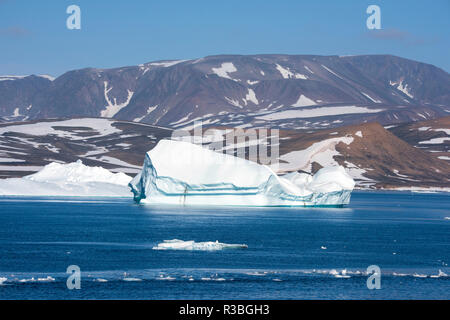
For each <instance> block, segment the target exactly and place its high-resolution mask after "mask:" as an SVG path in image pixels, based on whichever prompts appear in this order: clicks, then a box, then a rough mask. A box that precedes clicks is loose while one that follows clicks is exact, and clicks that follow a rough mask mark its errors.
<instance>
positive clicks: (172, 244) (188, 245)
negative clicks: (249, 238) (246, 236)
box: [153, 239, 248, 251]
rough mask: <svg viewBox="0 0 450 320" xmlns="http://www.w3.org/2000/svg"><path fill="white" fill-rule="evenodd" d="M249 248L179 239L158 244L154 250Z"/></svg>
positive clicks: (239, 245) (244, 245)
mask: <svg viewBox="0 0 450 320" xmlns="http://www.w3.org/2000/svg"><path fill="white" fill-rule="evenodd" d="M245 248H248V246H247V245H246V244H228V243H221V242H219V241H216V242H212V241H207V242H195V241H183V240H178V239H173V240H164V242H162V243H158V245H157V246H156V247H153V250H192V251H215V250H223V249H245Z"/></svg>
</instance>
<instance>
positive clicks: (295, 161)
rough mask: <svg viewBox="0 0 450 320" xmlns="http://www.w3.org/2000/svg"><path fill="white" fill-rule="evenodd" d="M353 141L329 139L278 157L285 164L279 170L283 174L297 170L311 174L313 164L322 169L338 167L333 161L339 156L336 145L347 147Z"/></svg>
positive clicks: (341, 138)
mask: <svg viewBox="0 0 450 320" xmlns="http://www.w3.org/2000/svg"><path fill="white" fill-rule="evenodd" d="M353 139H354V138H353V137H338V138H331V139H326V140H322V141H319V142H316V143H313V144H312V145H311V146H309V147H308V148H306V149H304V150H297V151H291V152H289V153H287V154H284V155H282V156H280V160H282V161H285V162H281V163H280V164H279V168H280V170H281V171H284V172H286V171H297V170H303V171H306V172H311V171H312V164H313V162H317V163H318V164H320V165H321V166H322V167H330V166H339V164H338V163H337V162H336V160H334V157H335V156H338V155H340V153H339V152H338V151H336V145H337V144H339V143H345V144H346V145H349V144H351V143H352V142H353Z"/></svg>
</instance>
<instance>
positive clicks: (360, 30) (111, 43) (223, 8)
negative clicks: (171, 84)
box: [0, 0, 450, 76]
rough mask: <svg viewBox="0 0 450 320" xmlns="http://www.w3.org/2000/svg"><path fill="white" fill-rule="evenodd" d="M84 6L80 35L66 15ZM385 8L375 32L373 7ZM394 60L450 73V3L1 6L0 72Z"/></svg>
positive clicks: (50, 2) (332, 0) (1, 0)
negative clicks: (276, 58)
mask: <svg viewBox="0 0 450 320" xmlns="http://www.w3.org/2000/svg"><path fill="white" fill-rule="evenodd" d="M71 4H76V5H78V6H80V8H81V30H68V29H67V28H66V19H67V17H68V14H66V8H67V7H68V6H69V5H71ZM370 4H376V5H378V6H380V8H381V27H382V30H376V31H374V30H368V29H367V27H366V19H367V17H368V14H366V8H367V7H368V5H370ZM256 53H287V54H321V55H350V54H394V55H398V56H402V57H406V58H410V59H414V60H418V61H422V62H427V63H431V64H434V65H436V66H438V67H440V68H443V69H444V70H446V71H447V72H449V71H450V59H449V57H450V1H449V0H433V1H430V0H427V1H422V0H418V1H413V0H396V1H375V0H372V1H365V0H345V1H336V0H329V1H327V0H315V1H312V0H310V1H302V0H276V1H272V0H259V1H255V0H226V1H225V0H222V1H217V0H190V1H187V0H183V1H175V0H164V1H159V0H127V1H122V0H114V1H112V0H110V1H107V0H70V1H66V0H42V1H31V0H0V74H3V75H4V74H33V73H34V74H51V75H54V76H58V75H61V74H62V73H64V72H66V71H69V70H73V69H78V68H84V67H98V68H111V67H120V66H126V65H137V64H140V63H145V62H149V61H153V60H162V59H193V58H198V57H203V56H207V55H214V54H256Z"/></svg>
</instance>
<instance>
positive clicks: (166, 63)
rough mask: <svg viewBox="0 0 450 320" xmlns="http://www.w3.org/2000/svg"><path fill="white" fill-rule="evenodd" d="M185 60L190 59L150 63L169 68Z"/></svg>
mask: <svg viewBox="0 0 450 320" xmlns="http://www.w3.org/2000/svg"><path fill="white" fill-rule="evenodd" d="M185 61H188V60H172V61H163V62H150V63H149V65H151V66H158V67H164V68H168V67H171V66H174V65H176V64H179V63H182V62H185Z"/></svg>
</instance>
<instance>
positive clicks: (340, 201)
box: [129, 140, 355, 206]
mask: <svg viewBox="0 0 450 320" xmlns="http://www.w3.org/2000/svg"><path fill="white" fill-rule="evenodd" d="M129 185H130V187H131V190H132V192H133V193H134V199H135V201H136V202H138V203H145V204H177V205H234V206H342V205H345V204H348V203H349V201H350V194H351V191H352V190H353V187H354V186H355V182H354V181H353V179H352V178H351V177H350V176H349V175H348V174H347V173H346V171H345V169H344V168H343V167H340V166H337V167H328V168H322V169H320V170H319V171H318V172H317V173H316V174H315V175H314V176H311V175H308V174H304V173H297V172H294V173H289V174H287V175H284V176H277V175H276V174H275V173H274V172H273V171H272V170H271V169H270V168H269V167H267V166H263V165H259V164H257V163H255V162H251V161H248V160H245V159H242V158H238V157H234V156H232V155H228V154H222V153H218V152H215V151H212V150H209V149H206V148H203V147H201V146H199V145H195V144H191V143H189V142H183V141H174V140H161V141H159V143H158V144H157V145H156V147H154V148H153V149H152V150H150V151H149V152H147V154H146V156H145V160H144V165H143V168H142V170H141V172H140V173H139V174H138V175H137V176H136V177H135V178H134V179H133V180H132V181H131V182H130V184H129Z"/></svg>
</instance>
